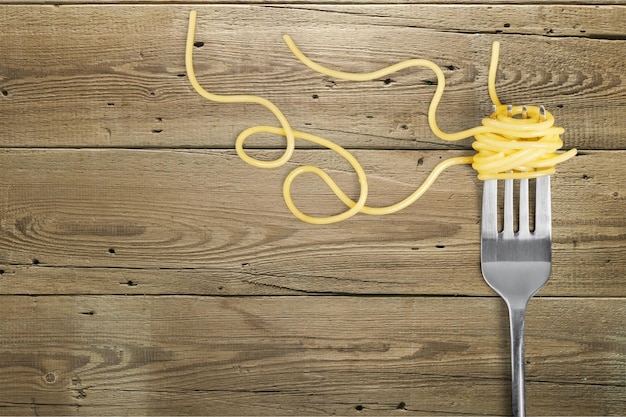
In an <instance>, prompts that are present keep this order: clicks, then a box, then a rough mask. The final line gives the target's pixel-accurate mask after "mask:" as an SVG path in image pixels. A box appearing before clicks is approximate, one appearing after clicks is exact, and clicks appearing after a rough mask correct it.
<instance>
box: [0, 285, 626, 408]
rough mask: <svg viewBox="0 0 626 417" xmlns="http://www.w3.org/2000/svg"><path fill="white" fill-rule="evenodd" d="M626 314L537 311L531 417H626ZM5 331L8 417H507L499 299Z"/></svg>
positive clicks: (9, 309)
mask: <svg viewBox="0 0 626 417" xmlns="http://www.w3.org/2000/svg"><path fill="white" fill-rule="evenodd" d="M625 306H626V304H625V303H624V300H623V299H575V298H574V299H573V298H541V299H536V300H533V301H532V302H531V305H530V309H529V312H528V322H527V361H528V364H527V380H528V413H529V414H531V415H557V414H567V415H588V416H591V415H623V414H624V412H626V402H625V400H624V399H625V398H626V395H625V394H626V387H625V386H624V370H625V367H626V355H625V352H626V350H625V347H626V333H625V329H624V326H623V317H624V314H625V313H626V310H625ZM0 316H1V317H3V320H2V321H1V322H0V334H1V335H2V343H1V344H0V353H1V354H0V366H1V367H2V369H3V373H4V376H5V377H4V378H2V379H1V380H0V412H1V413H2V414H21V413H24V414H32V413H37V414H44V415H46V414H58V413H64V414H92V415H93V414H100V415H102V414H107V415H113V414H116V415H119V414H124V415H153V414H158V415H180V414H189V415H198V414H202V415H207V414H212V415H333V414H339V415H361V414H368V415H371V414H375V415H397V413H400V412H402V413H406V412H409V413H410V414H411V415H506V414H508V410H509V375H508V374H509V365H508V360H509V351H508V343H507V338H508V332H507V320H506V313H505V309H504V306H503V304H502V302H501V301H500V300H498V299H495V298H472V297H470V298H447V297H443V298H441V297H436V298H433V297H429V298H421V297H408V298H407V297H401V298H395V297H336V296H335V297H320V296H318V297H163V296H162V297H143V296H140V297H124V296H120V297H55V296H53V297H15V296H5V297H3V299H2V303H0ZM598 317H602V320H597V318H598Z"/></svg>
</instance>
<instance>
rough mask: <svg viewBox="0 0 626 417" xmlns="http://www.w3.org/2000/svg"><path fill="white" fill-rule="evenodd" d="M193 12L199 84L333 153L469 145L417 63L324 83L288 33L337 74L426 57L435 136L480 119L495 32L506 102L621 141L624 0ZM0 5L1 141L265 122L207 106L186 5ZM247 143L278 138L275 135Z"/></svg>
mask: <svg viewBox="0 0 626 417" xmlns="http://www.w3.org/2000/svg"><path fill="white" fill-rule="evenodd" d="M194 9H197V10H198V11H199V24H198V33H197V41H198V42H201V44H202V45H203V46H202V47H198V48H196V52H195V54H196V67H197V71H198V74H199V78H200V81H201V82H202V83H203V85H205V86H206V87H207V88H208V89H210V90H212V91H214V92H219V93H223V94H235V93H250V94H258V95H261V96H264V97H267V98H269V99H271V100H273V101H274V102H276V104H277V105H278V106H279V107H280V108H281V109H283V111H284V112H285V113H286V114H287V116H288V118H289V120H290V121H291V123H292V124H293V126H294V127H296V128H298V129H301V130H306V131H310V132H312V133H316V134H319V135H322V136H327V137H329V138H331V139H333V140H335V141H337V142H339V143H340V144H342V145H343V146H346V147H356V148H376V149H378V148H383V149H451V148H463V149H468V148H469V141H464V142H461V143H453V144H450V143H444V142H442V141H441V140H440V139H438V138H436V137H435V136H434V135H433V134H432V133H431V131H430V128H429V127H428V123H427V120H426V110H427V106H428V103H429V102H430V99H431V96H432V94H433V92H434V88H435V87H434V85H432V83H433V81H434V76H433V74H432V73H430V72H429V71H427V70H419V69H415V70H412V71H403V72H401V73H398V74H396V75H393V76H391V77H388V78H385V79H381V80H376V81H372V82H364V83H352V82H342V81H338V80H331V79H328V78H327V77H324V76H320V75H318V74H316V73H313V72H312V71H310V70H308V69H307V68H305V67H304V66H303V65H302V64H300V63H299V62H298V61H297V60H296V59H295V58H293V57H292V56H291V54H290V53H289V51H288V50H287V48H286V47H285V46H284V44H283V43H282V40H281V35H282V34H284V33H289V34H291V35H293V36H294V38H295V40H296V42H298V44H299V45H300V46H301V47H302V49H303V50H304V51H305V52H306V53H308V54H309V55H310V56H311V57H312V58H313V59H315V60H317V61H319V62H321V63H324V64H326V65H330V66H333V67H339V68H342V69H344V70H349V71H368V70H373V69H377V68H380V67H383V66H386V65H390V64H392V63H395V62H398V61H401V60H404V59H408V58H416V57H420V58H426V59H430V60H433V61H434V62H436V63H437V64H439V65H440V66H441V67H442V68H443V69H444V71H445V73H446V77H447V90H446V93H445V95H444V100H443V102H442V104H441V107H440V111H439V117H440V124H441V126H442V128H443V129H444V130H447V131H458V130H461V129H465V128H469V127H472V126H475V125H477V124H479V123H480V119H481V118H482V117H484V116H485V115H486V114H488V112H489V109H490V101H489V97H488V95H487V89H486V85H487V70H488V65H489V56H490V47H491V43H492V42H493V41H495V40H500V41H501V42H502V51H501V61H500V67H499V76H498V84H497V86H498V90H499V94H500V96H501V98H502V100H503V101H504V102H511V103H514V104H523V103H528V104H545V105H546V106H547V108H548V109H549V110H551V111H552V112H553V113H554V114H555V116H556V120H557V123H558V124H560V125H562V126H564V127H565V128H566V130H567V133H566V136H565V137H564V139H565V142H566V147H567V148H570V147H579V148H585V149H624V148H625V147H626V146H625V142H624V137H625V136H624V135H623V132H624V130H625V129H626V117H625V110H624V109H625V108H626V104H625V101H626V98H625V97H626V94H625V91H624V84H623V78H624V74H623V71H622V67H623V62H622V57H623V56H626V42H624V40H623V39H626V31H625V29H624V25H623V22H624V21H626V7H622V6H601V7H588V6H555V5H549V6H541V5H527V6H517V5H506V6H504V5H494V6H488V5H476V6H472V7H466V6H462V5H456V6H454V5H453V6H449V5H439V6H437V5H402V6H397V5H394V6H391V5H387V6H385V5H372V6H367V5H359V6H336V5H335V6H331V5H306V6H305V5H258V6H254V5H247V6H219V7H215V6H197V7H194ZM2 10H3V13H2V14H1V15H0V27H2V35H1V36H0V50H2V51H3V55H2V56H3V59H2V65H0V90H1V91H2V95H0V109H1V111H0V123H1V124H2V126H3V131H2V133H1V134H0V139H1V140H2V143H3V144H4V145H5V146H7V145H10V146H18V147H131V148H137V147H166V148H179V147H203V148H204V147H207V148H230V147H231V146H232V142H233V140H234V138H235V137H236V135H237V134H238V133H239V132H241V131H242V130H243V129H245V128H247V127H249V126H251V125H254V124H257V123H258V124H273V125H275V124H276V121H275V120H273V118H272V117H271V115H270V114H268V112H267V111H266V110H265V109H263V108H261V107H259V106H255V105H224V104H216V103H210V102H207V101H206V100H204V99H202V98H201V97H199V96H198V95H197V94H196V93H195V92H193V91H192V90H191V87H190V85H189V83H188V80H187V78H186V76H185V68H184V57H183V55H184V51H183V49H184V42H185V35H186V30H187V16H188V12H189V10H190V7H188V6H151V7H146V6H145V5H143V6H118V7H104V6H94V7H73V6H67V7H50V6H29V7H21V6H15V7H14V6H3V7H2ZM120 33H123V34H124V36H119V34H120ZM259 33H263V36H259ZM199 45H200V44H199ZM442 46H444V47H442ZM529 63H532V64H529ZM460 109H462V110H460ZM253 142H254V144H255V146H258V147H277V146H280V144H281V143H282V140H281V139H275V138H274V139H269V138H265V139H263V138H259V139H257V140H255V141H253ZM251 143H252V142H251Z"/></svg>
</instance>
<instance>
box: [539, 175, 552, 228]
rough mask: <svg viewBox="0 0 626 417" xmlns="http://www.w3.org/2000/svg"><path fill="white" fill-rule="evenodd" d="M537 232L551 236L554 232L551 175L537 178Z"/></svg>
mask: <svg viewBox="0 0 626 417" xmlns="http://www.w3.org/2000/svg"><path fill="white" fill-rule="evenodd" d="M535 181H536V185H535V188H536V195H537V197H536V208H535V234H540V235H544V236H546V235H547V236H550V235H551V232H552V207H551V200H550V176H549V175H546V176H543V177H539V178H537V179H536V180H535Z"/></svg>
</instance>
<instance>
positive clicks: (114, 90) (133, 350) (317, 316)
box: [0, 0, 626, 416]
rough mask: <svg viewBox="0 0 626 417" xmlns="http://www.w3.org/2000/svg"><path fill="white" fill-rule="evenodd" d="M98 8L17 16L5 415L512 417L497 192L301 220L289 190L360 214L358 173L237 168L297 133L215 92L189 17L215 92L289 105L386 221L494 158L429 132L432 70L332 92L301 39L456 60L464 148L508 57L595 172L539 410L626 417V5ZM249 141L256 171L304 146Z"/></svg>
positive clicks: (4, 31)
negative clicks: (494, 223)
mask: <svg viewBox="0 0 626 417" xmlns="http://www.w3.org/2000/svg"><path fill="white" fill-rule="evenodd" d="M48 3H50V4H48ZM90 3H91V4H90ZM101 3H102V2H100V1H98V2H90V1H87V0H78V1H73V0H71V1H54V2H53V3H52V2H47V1H26V2H23V1H7V0H0V11H1V12H0V51H2V54H1V56H0V126H2V129H1V130H0V147H1V149H0V173H1V174H0V300H1V301H2V302H1V303H0V369H2V371H3V376H4V377H3V378H1V379H0V414H1V415H359V416H360V415H442V416H443V415H509V413H510V411H509V410H510V398H509V397H510V387H509V386H510V382H509V378H510V371H509V347H508V322H507V319H506V309H505V306H504V304H503V303H502V301H501V300H500V299H499V298H498V297H497V296H495V295H494V293H493V292H492V291H491V290H490V289H489V288H488V287H487V285H486V284H485V283H484V281H483V279H482V276H481V273H480V264H479V259H480V258H479V257H480V248H479V241H478V239H479V222H480V197H481V183H480V181H478V180H477V179H476V178H475V172H474V171H473V170H472V169H471V168H469V167H466V166H459V167H453V168H451V169H450V170H448V171H446V172H445V173H444V174H443V175H442V176H441V177H440V178H439V179H438V180H437V182H436V184H435V186H434V187H433V188H432V189H431V190H430V191H428V192H427V193H426V194H425V195H424V197H423V198H422V199H421V200H419V201H418V202H417V203H416V204H415V205H413V206H411V207H409V208H408V209H406V210H404V211H402V212H400V213H397V214H395V215H392V216H386V217H382V218H381V217H368V216H364V215H358V216H356V217H355V218H353V219H350V220H349V221H347V222H344V223H340V224H335V225H330V226H321V227H320V226H311V225H308V224H305V223H302V222H300V221H299V220H297V219H295V218H294V217H293V216H292V215H291V214H290V213H289V211H288V210H287V208H286V207H285V204H284V202H283V201H282V194H281V188H282V182H283V180H284V178H285V176H286V175H287V173H288V172H289V170H291V169H293V168H294V167H296V166H300V165H307V164H313V165H317V166H320V167H323V168H325V169H327V170H328V172H329V173H330V174H331V175H332V176H333V178H335V179H336V180H337V181H338V182H339V184H340V185H341V186H342V187H344V188H345V189H346V191H347V192H348V193H349V194H350V195H353V196H354V195H356V194H357V193H358V189H357V181H356V179H355V175H354V173H353V172H352V170H351V168H350V167H349V165H347V164H346V163H345V161H343V160H341V158H339V157H337V156H336V155H334V154H333V153H331V152H329V151H326V150H322V149H317V148H311V147H308V146H307V145H306V144H305V143H302V144H300V143H299V144H298V145H299V149H298V150H297V151H296V153H295V155H294V158H293V159H292V160H291V161H290V163H289V164H287V165H286V166H284V167H283V168H280V169H276V170H259V169H257V168H253V167H250V166H248V165H246V164H244V163H243V162H242V161H241V160H240V159H239V158H238V157H237V155H236V153H235V152H234V150H233V149H232V148H233V144H234V140H235V138H236V136H237V134H238V133H239V132H241V131H242V130H243V129H245V128H247V127H250V126H252V125H255V124H271V125H275V124H276V122H275V121H274V120H273V119H272V117H271V115H269V114H268V113H267V111H266V110H264V109H262V108H259V107H258V106H253V105H224V104H216V103H210V102H207V101H205V100H203V99H202V98H200V97H199V96H198V95H196V94H195V93H194V92H193V91H192V89H191V87H190V85H189V83H188V79H187V77H186V74H185V67H184V50H183V49H184V42H185V36H186V29H187V17H188V13H189V11H190V10H192V9H196V10H198V17H199V20H198V30H197V36H196V41H197V42H198V43H197V46H196V48H195V51H194V53H195V62H196V70H197V72H198V77H199V79H200V81H201V82H202V83H203V85H204V86H205V87H206V88H207V89H209V90H210V91H214V92H218V93H222V94H235V93H250V94H258V95H261V96H264V97H267V98H269V99H271V100H273V101H274V102H275V103H276V104H277V105H278V106H279V107H280V108H281V109H282V110H283V111H285V113H286V115H287V117H288V118H289V120H290V121H291V123H292V124H293V126H294V127H295V128H297V129H300V130H305V131H309V132H312V133H316V134H319V135H322V136H325V137H328V138H329V139H332V140H334V141H336V142H337V143H339V144H341V145H343V146H345V147H346V148H348V149H350V150H351V151H353V153H354V154H355V155H356V156H357V158H358V159H359V161H361V162H362V164H363V166H364V168H365V170H366V171H367V173H368V175H369V177H368V178H369V182H370V187H371V189H370V195H371V197H370V202H371V204H373V205H383V204H386V203H390V202H393V201H397V200H399V199H401V198H403V197H404V196H406V195H407V194H409V193H410V192H412V191H413V190H414V189H415V187H416V186H418V185H419V184H420V183H421V181H422V180H423V179H424V178H425V176H426V175H427V173H428V172H429V171H430V170H431V169H432V168H433V167H434V166H435V165H436V164H437V163H438V162H440V161H441V160H443V159H446V158H448V157H452V156H459V155H471V153H472V150H471V141H470V140H465V141H461V142H457V143H446V142H442V141H441V140H439V139H438V138H436V137H435V136H434V135H433V134H432V133H431V132H430V129H429V127H428V124H427V122H426V110H427V107H428V103H429V101H430V97H431V96H432V93H433V91H434V86H433V85H432V84H433V81H434V78H433V75H432V73H429V72H428V71H425V70H417V69H416V70H411V71H403V72H401V73H398V74H394V75H392V76H390V77H388V78H385V79H381V80H376V81H372V82H364V83H351V82H344V81H339V80H333V79H329V78H328V77H324V76H320V75H318V74H315V73H312V72H311V71H310V70H308V69H307V68H305V67H304V66H303V65H302V64H300V63H299V62H298V61H297V60H296V59H294V58H293V57H292V56H291V55H290V53H289V51H288V50H287V48H286V47H285V46H284V44H283V43H282V40H281V35H282V34H283V33H289V34H291V35H292V36H293V37H294V39H295V41H296V42H297V43H298V44H299V45H300V47H301V48H302V49H303V50H304V51H305V52H306V53H307V54H308V55H310V56H311V57H312V58H314V59H315V60H317V61H319V62H322V63H324V64H326V65H329V66H333V67H340V68H342V69H345V70H349V71H369V70H373V69H377V68H379V67H382V66H385V65H390V64H392V63H395V62H398V61H401V60H404V59H408V58H416V57H419V58H426V59H430V60H433V61H435V62H436V63H437V64H439V65H440V66H441V67H442V68H443V70H444V72H445V74H446V77H447V89H446V92H445V94H444V100H443V102H442V105H441V108H440V111H439V117H440V124H441V126H442V128H444V129H445V130H447V131H456V130H460V129H464V128H468V127H472V126H475V125H476V124H478V123H479V121H480V118H481V117H483V116H484V115H485V114H487V112H488V111H489V108H490V102H489V97H488V95H487V88H486V83H487V70H488V64H489V56H490V48H491V44H492V42H493V41H494V40H499V41H500V42H501V43H502V46H501V48H502V49H501V58H500V66H499V71H498V82H497V87H498V92H499V95H500V97H501V99H502V100H503V101H504V102H512V103H515V104H523V103H529V104H545V105H546V107H547V108H548V109H549V110H550V111H552V112H553V113H554V115H555V117H556V120H557V123H558V124H559V125H561V126H563V127H565V129H566V133H565V135H563V139H564V141H565V144H566V145H565V147H566V148H571V147H578V149H579V152H580V153H579V155H578V156H577V157H576V158H574V159H573V160H571V161H569V162H567V163H565V164H563V165H562V166H559V167H558V172H557V174H556V175H555V176H554V177H553V195H552V199H553V211H554V221H553V227H554V230H553V238H554V243H553V271H552V277H551V279H550V281H549V283H548V285H547V286H546V287H545V288H543V289H542V290H541V292H540V293H539V294H538V296H537V297H536V298H535V299H533V300H532V301H531V303H530V305H529V310H528V317H527V329H526V336H527V340H526V350H527V355H526V356H527V357H526V359H527V363H526V371H527V402H528V410H527V411H528V414H529V415H538V416H540V415H541V416H550V415H571V416H583V415H585V416H592V415H593V416H600V415H626V326H625V324H626V321H625V319H624V317H626V284H625V283H624V277H625V276H626V215H625V214H626V186H625V182H624V178H625V177H626V164H624V162H625V161H626V88H625V84H624V78H625V77H626V71H625V70H624V63H623V61H624V57H625V56H626V28H625V27H624V22H625V21H626V6H623V5H621V2H620V1H602V0H598V1H580V2H570V1H568V2H567V3H568V4H559V3H561V2H559V1H552V0H550V1H548V0H546V1H533V2H519V1H518V2H517V4H515V5H509V4H497V3H501V2H499V1H490V0H483V1H482V2H481V4H471V5H470V3H471V2H465V1H458V2H456V3H458V4H419V3H432V2H430V1H428V2H420V1H414V2H407V1H397V2H396V1H386V2H384V3H385V4H380V2H367V1H364V2H358V3H360V4H356V2H355V3H354V4H338V3H339V2H337V1H330V2H318V3H316V2H309V1H298V2H295V3H290V2H274V1H266V0H263V1H247V2H230V3H231V4H210V3H211V2H205V3H207V4H204V5H193V6H191V5H188V4H187V5H184V4H183V5H175V4H169V5H168V4H167V3H168V2H167V1H165V2H163V1H159V2H151V1H149V0H140V1H137V2H136V4H131V3H135V2H133V1H131V2H128V1H123V2H121V3H124V4H119V5H116V4H114V3H117V2H116V1H115V0H109V1H108V2H107V3H109V4H101ZM296 3H297V4H296ZM394 3H396V4H394ZM409 3H414V4H409ZM463 3H467V4H463ZM525 3H527V4H525ZM576 3H578V4H576ZM251 143H252V144H254V147H255V148H257V149H255V150H252V151H251V153H252V154H254V155H255V156H257V157H259V158H274V157H277V156H279V155H280V153H281V147H282V146H283V140H281V139H280V138H279V139H276V138H271V137H261V138H258V139H253V140H251ZM294 195H295V199H296V202H297V203H298V204H299V205H300V206H301V207H302V208H303V209H304V210H305V211H306V212H309V213H316V214H332V213H334V212H336V211H338V210H341V208H342V207H341V205H340V204H339V203H338V202H337V201H336V198H335V197H334V196H333V195H332V194H331V193H330V191H328V190H327V189H326V188H325V186H324V185H323V184H321V183H320V182H319V181H317V180H315V179H314V178H306V177H305V178H302V179H298V181H297V182H296V184H295V186H294Z"/></svg>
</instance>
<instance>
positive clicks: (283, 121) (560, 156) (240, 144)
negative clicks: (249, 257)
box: [185, 11, 576, 224]
mask: <svg viewBox="0 0 626 417" xmlns="http://www.w3.org/2000/svg"><path fill="white" fill-rule="evenodd" d="M195 27H196V12H195V11H192V12H191V13H190V15H189V29H188V32H187V43H186V49H185V66H186V69H187V75H188V76H189V81H190V82H191V85H192V86H193V88H194V90H196V91H197V92H198V94H200V95H201V96H202V97H204V98H206V99H208V100H211V101H215V102H220V103H255V104H259V105H261V106H264V107H265V108H267V109H268V110H269V111H270V112H271V113H272V114H273V115H274V116H275V117H276V119H277V120H278V122H279V123H280V125H281V127H275V126H261V125H259V126H253V127H250V128H248V129H246V130H244V131H243V132H241V133H240V134H239V136H238V137H237V140H236V141H235V150H236V151H237V154H238V155H239V157H240V158H241V159H242V160H243V161H244V162H246V163H248V164H250V165H253V166H256V167H259V168H277V167H280V166H282V165H284V164H285V163H286V162H287V161H289V160H290V159H291V157H292V155H293V152H294V150H295V139H302V140H306V141H309V142H313V143H315V144H318V145H321V146H323V147H326V148H328V149H330V150H333V151H334V152H336V153H338V154H339V155H341V156H342V157H343V158H345V159H346V160H347V161H348V162H349V163H350V165H352V167H353V168H354V170H355V172H356V175H357V177H358V179H359V184H360V187H361V188H360V194H359V198H358V199H357V200H356V201H354V200H352V199H351V198H350V197H348V196H347V195H346V194H345V193H344V192H343V191H342V190H341V188H339V186H338V185H337V183H336V182H335V181H334V180H333V179H332V178H331V177H330V176H329V175H328V174H327V173H326V172H325V171H323V170H322V169H321V168H318V167H315V166H310V165H306V166H301V167H297V168H295V169H294V170H293V171H291V172H290V173H289V174H288V175H287V178H286V179H285V182H284V184H283V197H284V199H285V203H286V204H287V207H288V208H289V210H290V211H291V212H292V213H293V214H294V216H296V217H297V218H299V219H301V220H303V221H305V222H308V223H312V224H329V223H335V222H339V221H342V220H346V219H348V218H350V217H352V216H354V215H355V214H357V213H365V214H372V215H383V214H390V213H395V212H397V211H399V210H402V209H404V208H406V207H408V206H409V205H411V204H413V203H414V202H415V201H416V200H417V199H418V198H420V197H421V196H422V195H423V194H424V192H426V190H428V189H429V188H430V187H431V186H432V185H433V183H434V181H435V180H436V178H437V177H438V176H439V174H441V172H442V171H443V170H445V169H446V168H449V167H451V166H453V165H461V164H471V165H472V167H473V168H474V169H475V170H476V171H477V172H478V178H479V179H480V180H488V179H519V178H535V177H539V176H542V175H550V174H552V173H554V172H555V168H554V166H555V165H556V164H558V163H560V162H563V161H565V160H567V159H569V158H571V157H573V156H574V155H575V154H576V149H571V150H569V151H567V152H564V153H556V151H557V150H559V149H560V148H561V147H562V146H563V142H562V141H561V139H560V136H559V135H560V134H562V133H563V132H564V129H563V128H560V127H555V126H554V117H553V116H552V114H551V113H549V112H547V111H545V110H544V109H543V108H539V107H536V106H506V105H502V104H501V103H500V100H499V99H498V96H497V94H496V90H495V78H496V69H497V64H498V56H499V43H498V42H494V44H493V49H492V56H491V63H490V67H489V78H488V89H489V96H490V98H491V101H492V102H493V104H494V109H493V111H492V114H491V115H490V117H487V118H484V119H483V120H482V125H481V126H477V127H474V128H471V129H467V130H463V131H461V132H456V133H446V132H443V131H442V130H441V129H440V128H439V126H438V125H437V120H436V112H437V107H438V105H439V102H440V101H441V97H442V95H443V91H444V88H445V76H444V73H443V71H442V70H441V68H440V67H439V66H437V65H436V64H435V63H433V62H431V61H428V60H425V59H409V60H406V61H402V62H399V63H397V64H394V65H391V66H389V67H386V68H382V69H380V70H377V71H373V72H368V73H349V72H343V71H337V70H333V69H330V68H326V67H323V66H321V65H319V64H317V63H315V62H313V61H311V60H310V59H309V58H308V57H306V56H305V55H304V54H303V53H302V52H301V51H300V50H299V49H298V47H297V46H296V45H295V43H294V42H293V40H292V39H291V37H289V36H288V35H285V36H283V40H284V41H285V43H286V44H287V46H288V47H289V49H290V50H291V52H292V53H293V54H294V55H295V56H296V58H298V59H299V60H300V61H301V62H302V63H303V64H304V65H306V66H307V67H309V68H311V69H312V70H314V71H317V72H319V73H321V74H324V75H327V76H329V77H332V78H337V79H342V80H350V81H368V80H374V79H378V78H382V77H386V76H388V75H389V74H392V73H394V72H397V71H401V70H404V69H407V68H411V67H425V68H428V69H430V70H432V71H433V72H434V73H435V75H436V76H437V87H436V89H435V93H434V95H433V98H432V101H431V103H430V106H429V108H428V123H429V125H430V128H431V130H432V131H433V133H434V134H435V135H436V136H437V137H439V138H441V139H443V140H447V141H456V140H461V139H465V138H468V137H471V136H473V137H474V138H475V141H474V142H473V144H472V147H473V148H474V150H476V152H477V153H476V154H475V155H473V156H464V157H457V158H450V159H447V160H445V161H442V162H441V163H439V165H437V166H436V167H435V168H434V169H433V170H432V172H431V173H430V174H429V175H428V177H427V178H426V180H425V181H424V182H423V183H422V184H421V185H420V186H419V187H418V188H417V190H415V191H414V192H413V193H412V194H411V195H409V196H408V197H406V198H405V199H404V200H402V201H399V202H397V203H395V204H392V205H389V206H386V207H369V206H366V205H365V202H366V200H367V196H368V184H367V178H366V175H365V171H364V170H363V168H362V167H361V164H359V162H358V161H357V160H356V158H355V157H354V156H353V155H352V154H351V153H350V152H348V151H347V150H346V149H344V148H342V147H341V146H339V145H337V144H336V143H334V142H332V141H330V140H328V139H324V138H321V137H319V136H316V135H312V134H309V133H306V132H300V131H297V130H294V129H292V128H291V126H290V124H289V121H288V120H287V118H286V117H285V115H284V114H283V113H282V112H281V111H280V109H279V108H278V107H277V106H276V105H275V104H274V103H272V102H271V101H269V100H267V99H265V98H262V97H258V96H253V95H218V94H213V93H210V92H208V91H206V90H205V89H204V88H202V86H200V84H199V83H198V80H197V78H196V75H195V72H194V69H193V43H194V37H195ZM519 116H522V117H519ZM257 133H269V134H274V135H280V136H283V137H285V139H286V146H285V151H284V153H283V155H282V156H281V157H279V158H277V159H275V160H269V161H268V160H260V159H256V158H253V157H251V156H250V155H248V154H247V152H246V151H245V149H244V143H245V141H246V139H247V138H249V137H250V136H252V135H254V134H257ZM303 173H313V174H316V175H318V176H319V177H320V178H321V179H322V181H324V182H325V183H326V184H327V185H328V187H329V188H330V189H331V190H332V191H333V192H334V193H335V195H336V196H337V197H338V198H339V199H340V200H341V201H342V202H343V203H344V204H345V205H346V206H347V210H346V211H344V212H342V213H340V214H336V215H332V216H323V217H317V216H310V215H307V214H305V213H303V212H302V211H301V210H300V209H298V207H297V206H296V205H295V204H294V202H293V199H292V197H291V185H292V183H293V181H294V179H295V178H296V177H297V176H299V175H301V174H303Z"/></svg>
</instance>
